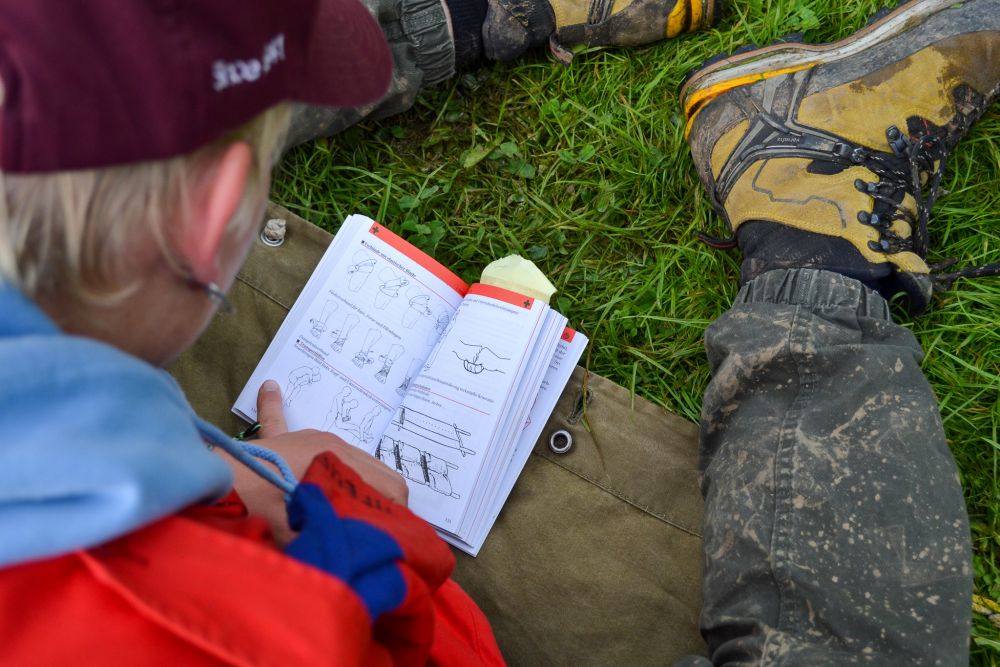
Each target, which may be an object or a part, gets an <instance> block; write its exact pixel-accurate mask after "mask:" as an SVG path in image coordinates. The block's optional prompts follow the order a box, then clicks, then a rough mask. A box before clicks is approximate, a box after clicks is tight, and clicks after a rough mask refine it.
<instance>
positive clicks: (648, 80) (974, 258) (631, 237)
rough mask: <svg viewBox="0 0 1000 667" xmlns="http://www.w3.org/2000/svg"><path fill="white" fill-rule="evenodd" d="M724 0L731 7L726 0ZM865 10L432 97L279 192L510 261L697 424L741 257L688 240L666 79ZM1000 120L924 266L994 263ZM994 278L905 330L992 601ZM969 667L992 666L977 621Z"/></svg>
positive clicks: (752, 8)
mask: <svg viewBox="0 0 1000 667" xmlns="http://www.w3.org/2000/svg"><path fill="white" fill-rule="evenodd" d="M730 4H732V3H730ZM878 7H879V4H878V3H876V2H872V1H869V0H864V1H857V0H855V1H850V2H842V3H835V2H829V1H828V0H820V1H813V2H794V1H791V0H785V1H773V2H767V1H764V0H750V2H741V3H739V5H738V6H735V7H733V8H732V9H731V10H730V14H729V15H728V16H727V17H726V19H725V20H724V21H723V23H722V25H721V27H720V28H719V29H718V30H715V31H710V32H705V33H702V34H698V35H692V36H688V37H685V38H683V39H680V40H675V41H673V42H665V43H661V44H658V45H655V46H652V47H647V48H641V49H629V50H599V49H594V50H590V51H584V52H581V53H579V54H578V55H577V58H576V60H575V62H574V63H573V65H572V66H571V67H569V68H564V67H562V66H560V65H558V64H556V63H555V62H554V61H553V60H552V59H551V58H549V57H548V56H547V54H544V53H540V54H533V55H531V56H529V57H526V58H523V59H521V60H520V61H519V62H518V63H517V64H515V65H509V66H507V65H490V66H487V67H485V68H483V69H480V70H478V71H476V72H474V73H471V74H467V75H465V76H464V77H460V78H458V79H456V80H454V81H452V82H449V83H445V84H442V85H439V86H437V87H435V88H433V89H431V90H428V91H425V93H424V94H423V95H422V96H421V97H420V98H419V100H418V102H417V104H416V106H415V108H414V109H413V110H411V111H410V112H408V113H406V114H404V115H401V116H397V117H394V118H391V119H388V120H385V121H382V122H378V123H366V124H364V125H362V126H360V127H356V128H353V129H351V130H348V131H347V132H346V133H344V134H342V135H340V136H338V137H336V138H334V139H331V140H321V141H318V142H315V143H313V144H310V145H308V146H305V147H301V148H299V149H296V150H295V151H293V152H292V153H290V154H289V156H288V157H287V158H286V160H285V161H284V162H283V164H282V165H281V167H280V168H279V170H278V172H277V174H276V183H275V198H276V199H277V200H278V201H279V202H281V203H283V204H284V205H285V206H287V207H288V208H290V209H292V210H293V211H295V212H297V213H299V214H300V215H302V216H303V217H305V218H307V219H309V220H311V221H313V222H315V223H317V224H320V225H323V226H325V227H327V228H328V229H331V230H335V229H336V227H337V224H338V223H339V221H340V220H341V219H343V218H344V217H345V216H346V215H347V214H350V213H352V212H362V213H366V214H368V215H371V216H373V217H376V218H378V219H380V220H382V221H384V222H385V223H387V224H389V225H391V226H392V227H393V228H395V229H397V230H400V231H401V233H402V234H403V235H404V236H406V237H407V238H408V239H409V240H411V241H412V242H414V243H416V244H417V245H419V246H420V247H422V248H424V249H425V250H427V251H429V252H431V253H432V254H433V255H434V256H435V257H437V258H438V259H439V260H441V261H442V262H443V263H444V264H446V265H448V266H450V267H452V268H453V269H455V270H456V271H457V272H458V273H459V274H460V275H462V276H463V277H464V278H465V279H467V280H472V279H474V278H475V277H476V276H477V274H478V272H479V271H480V270H481V269H482V267H483V266H485V265H486V264H487V263H488V262H490V261H491V260H493V259H495V258H497V257H500V256H502V255H505V254H507V253H511V252H517V253H520V254H522V255H524V256H526V257H529V258H531V259H533V260H534V261H535V262H536V263H537V264H538V265H539V266H540V267H541V268H542V270H544V271H545V272H546V273H547V274H548V275H549V276H550V277H551V278H552V279H553V281H554V282H555V284H556V286H557V287H558V288H559V296H558V297H557V303H556V305H557V306H558V308H559V309H560V310H561V311H562V312H564V313H565V314H566V315H567V316H568V317H569V318H570V320H571V322H572V323H573V324H575V325H576V326H577V327H579V328H580V329H582V330H583V331H585V332H586V334H587V335H588V336H589V337H590V339H591V341H592V344H591V346H590V349H589V351H588V353H587V358H586V359H585V363H586V365H587V366H589V368H590V369H591V370H592V371H595V372H597V373H600V374H601V375H604V376H607V377H609V378H612V379H613V380H615V381H616V382H618V383H620V384H622V385H624V386H626V387H629V388H631V389H632V390H634V392H635V393H636V394H638V395H640V396H643V397H645V398H647V399H649V400H651V401H653V402H655V403H658V404H660V405H662V406H664V407H665V408H667V409H668V410H671V411H673V412H676V413H679V414H682V415H684V416H685V417H687V418H689V419H691V420H697V418H698V414H699V410H700V404H701V394H702V391H703V390H704V387H705V385H706V384H707V382H708V370H707V366H706V363H705V360H704V353H703V345H702V338H701V337H702V332H703V330H704V328H705V326H706V325H707V324H708V323H709V322H711V321H712V320H713V319H714V318H715V317H717V316H718V315H719V314H720V313H722V312H723V311H724V310H725V308H726V307H727V306H728V304H729V303H730V301H731V299H732V297H733V296H734V295H735V293H736V288H737V275H738V258H737V256H736V255H735V254H726V253H722V252H717V251H713V250H711V249H709V248H708V247H707V246H704V245H702V244H701V243H700V242H699V241H698V240H697V239H696V237H695V233H696V231H698V230H700V229H708V230H711V231H715V232H716V233H719V234H721V233H723V232H724V230H723V229H722V227H721V222H720V221H719V220H718V219H717V218H716V217H715V216H714V214H713V212H712V210H711V208H710V206H709V205H708V203H707V200H706V199H705V197H704V194H703V191H702V188H701V186H700V184H699V182H698V178H697V176H696V174H695V170H694V168H693V165H692V162H691V157H690V153H689V152H688V149H687V146H686V144H685V142H684V137H683V120H682V114H681V112H680V110H679V108H678V99H677V96H676V90H677V85H678V83H679V82H680V81H681V79H682V77H683V76H684V74H685V73H686V72H687V71H688V69H689V68H691V67H692V66H695V65H697V64H698V63H700V62H701V61H702V60H703V59H705V58H707V57H709V56H712V55H714V54H716V53H718V52H721V51H729V50H732V49H733V48H735V47H737V46H739V45H741V44H744V43H748V42H755V43H758V44H762V43H765V42H767V41H769V40H771V39H773V38H775V37H778V36H779V35H782V34H785V33H789V32H795V31H802V30H805V31H806V38H807V39H808V40H809V41H826V40H831V39H835V38H838V37H841V36H844V35H846V34H847V33H849V32H851V31H852V30H854V29H857V28H859V27H860V26H862V25H863V24H864V22H865V20H866V18H867V17H868V16H869V15H870V14H871V13H873V12H874V11H875V10H876V9H877V8H878ZM997 137H1000V114H998V109H997V108H996V107H994V108H993V109H991V110H990V112H989V113H988V114H987V116H986V117H985V118H984V119H983V120H982V121H980V123H979V124H978V125H977V126H976V127H975V128H974V130H973V132H972V133H971V135H970V136H969V137H968V138H967V139H966V140H965V142H964V143H963V144H962V145H961V146H960V148H959V150H958V151H957V153H956V155H955V156H954V158H953V160H952V163H951V169H950V171H949V176H948V178H947V179H946V183H945V187H946V188H947V189H948V190H950V191H951V193H950V194H948V195H947V196H944V197H942V199H941V200H940V201H939V203H938V205H937V207H936V209H935V216H934V218H933V219H932V221H931V233H932V246H933V251H932V255H931V257H930V260H931V261H940V260H941V259H944V258H947V257H958V258H959V262H960V265H961V266H967V265H973V264H981V263H985V262H991V261H992V262H995V261H1000V139H998V138H997ZM998 312H1000V278H992V279H990V278H985V279H980V280H976V281H962V282H959V283H958V284H957V285H956V288H955V289H954V290H953V291H951V292H947V293H945V294H943V295H942V296H940V297H938V298H937V300H936V301H935V304H934V307H933V310H932V312H931V313H930V314H929V315H927V316H925V317H923V318H922V319H920V320H917V321H909V320H906V319H904V323H905V324H906V326H908V327H911V328H912V330H913V331H914V333H915V334H916V335H917V337H918V338H919V340H920V342H921V343H922V344H923V346H924V349H925V351H926V358H925V361H924V369H925V371H926V372H927V375H928V377H929V379H930V382H931V384H932V385H933V387H934V390H935V392H936V393H937V395H938V397H939V398H940V401H941V411H942V415H943V418H944V424H945V428H946V431H947V436H948V441H949V444H950V445H951V447H952V451H953V452H954V454H955V458H956V460H957V461H958V465H959V467H960V469H961V474H962V483H963V486H964V489H965V496H966V500H967V503H968V508H969V513H970V516H971V519H972V526H973V543H974V548H975V572H976V590H977V592H978V593H980V594H982V595H986V596H988V597H990V598H992V599H998V598H1000V565H998V555H1000V509H998V506H1000V493H998V491H1000V489H998V476H997V472H998V461H1000V435H998V432H1000V328H998V327H997V325H996V319H997V313H998ZM972 642H973V643H972V652H973V664H976V665H996V664H998V663H1000V631H998V630H997V629H996V628H994V627H992V626H991V625H990V624H989V623H988V622H986V621H985V620H983V619H981V618H977V619H976V621H975V627H974V629H973V635H972Z"/></svg>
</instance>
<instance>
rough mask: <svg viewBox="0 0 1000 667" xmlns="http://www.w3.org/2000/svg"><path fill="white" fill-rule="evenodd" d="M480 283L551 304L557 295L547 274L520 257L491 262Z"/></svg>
mask: <svg viewBox="0 0 1000 667" xmlns="http://www.w3.org/2000/svg"><path fill="white" fill-rule="evenodd" d="M479 282H481V283H483V284H484V285H493V286H494V287H502V288H504V289H509V290H511V291H512V292H517V293H518V294H523V295H525V296H530V297H534V298H536V299H540V300H542V301H544V302H545V303H548V302H549V299H551V298H552V295H553V294H555V293H556V288H555V286H554V285H553V284H552V283H550V282H549V279H548V278H546V277H545V274H544V273H542V272H541V271H539V270H538V267H537V266H535V265H534V263H533V262H531V261H530V260H527V259H525V258H524V257H521V256H520V255H507V256H506V257H504V258H502V259H498V260H496V261H495V262H491V263H490V264H489V266H487V267H486V268H485V269H483V275H482V277H481V278H480V279H479Z"/></svg>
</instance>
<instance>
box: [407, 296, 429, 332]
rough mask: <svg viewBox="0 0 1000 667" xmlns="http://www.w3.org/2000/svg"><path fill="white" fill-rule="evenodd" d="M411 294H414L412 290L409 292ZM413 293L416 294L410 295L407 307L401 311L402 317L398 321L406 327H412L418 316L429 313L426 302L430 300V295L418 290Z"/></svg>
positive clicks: (417, 320) (425, 315)
mask: <svg viewBox="0 0 1000 667" xmlns="http://www.w3.org/2000/svg"><path fill="white" fill-rule="evenodd" d="M411 294H414V292H411ZM415 294H416V296H412V297H410V304H409V307H408V308H407V309H406V310H404V311H403V318H402V320H401V321H400V324H402V325H403V327H404V328H406V329H412V328H413V326H414V325H415V324H416V323H417V322H419V321H420V318H422V317H427V316H429V315H431V309H430V308H428V307H427V304H429V303H430V301H431V297H430V296H429V295H427V294H422V293H420V292H416V293H415Z"/></svg>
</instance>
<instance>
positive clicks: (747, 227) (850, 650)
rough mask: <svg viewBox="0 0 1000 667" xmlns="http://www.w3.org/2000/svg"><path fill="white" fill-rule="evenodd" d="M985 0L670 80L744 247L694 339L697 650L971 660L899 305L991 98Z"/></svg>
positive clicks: (960, 526) (698, 159) (937, 467)
mask: <svg viewBox="0 0 1000 667" xmlns="http://www.w3.org/2000/svg"><path fill="white" fill-rule="evenodd" d="M998 10H1000V6H998V3H997V2H996V1H995V0H971V1H970V2H963V3H961V4H953V3H949V2H943V1H938V0H917V1H915V2H909V3H904V4H902V5H900V6H899V7H897V8H895V9H893V10H891V11H887V12H883V14H884V15H883V16H881V17H878V18H877V19H876V20H874V21H872V22H871V23H870V24H869V25H868V26H866V27H864V28H863V29H861V30H860V31H858V32H856V33H855V34H853V35H851V36H850V37H848V38H846V39H843V40H841V41H839V42H834V43H831V44H825V45H821V46H810V45H804V44H775V45H771V46H767V47H764V48H760V49H754V50H750V51H748V52H746V53H743V54H740V55H736V56H733V57H729V58H722V59H720V60H718V61H717V62H714V63H711V64H709V65H707V66H706V67H704V68H702V69H701V70H699V71H698V72H697V73H695V74H694V75H693V76H692V77H691V78H690V79H688V81H687V82H686V83H685V84H684V87H683V89H682V92H681V94H682V102H683V104H684V107H685V110H686V113H687V117H688V127H687V129H688V132H689V134H688V139H689V143H690V145H691V153H692V156H693V158H694V163H695V166H696V168H697V170H698V173H699V175H700V177H701V180H702V183H703V184H704V186H705V188H706V190H707V191H708V195H709V199H710V200H711V201H712V203H713V204H714V206H715V208H716V209H717V210H718V212H719V214H720V215H721V216H722V217H723V218H724V219H725V220H726V222H727V223H728V225H729V228H730V229H731V230H732V232H733V233H734V237H735V238H734V239H733V240H732V241H731V242H730V243H725V242H722V241H720V242H719V243H717V245H723V246H725V245H731V244H735V245H737V246H738V247H739V249H740V250H741V251H742V253H743V262H742V267H741V282H742V288H741V289H740V292H739V294H738V295H737V297H736V299H735V302H734V303H733V305H732V307H731V308H730V310H729V311H727V312H726V313H725V314H723V315H722V316H721V317H720V318H719V319H718V320H716V321H715V322H714V323H713V324H712V325H711V326H710V327H709V328H708V330H707V331H706V334H705V342H706V348H707V352H708V360H709V364H710V365H711V368H712V380H711V383H710V384H709V386H708V389H707V390H706V392H705V398H704V403H703V408H702V419H701V427H700V437H701V470H702V490H703V492H704V494H705V531H704V552H705V576H704V596H705V604H704V609H703V611H702V616H701V625H702V633H703V635H704V636H705V639H706V641H707V644H708V649H709V656H710V659H705V658H701V659H696V660H691V661H689V662H687V663H686V664H689V665H702V664H706V665H707V664H715V665H723V664H727V665H728V664H766V665H771V664H774V665H777V664H781V665H846V664H859V663H871V664H880V665H966V664H968V638H969V626H970V616H971V611H970V605H969V600H970V598H971V594H972V565H971V544H970V535H969V523H968V518H967V516H966V510H965V504H964V502H963V498H962V491H961V487H960V485H959V479H958V473H957V469H956V466H955V463H954V460H953V459H952V456H951V452H950V451H949V449H948V445H947V443H946V441H945V437H944V431H943V428H942V423H941V418H940V415H939V411H938V406H937V403H936V401H935V398H934V394H933V392H932V391H931V388H930V386H929V385H928V383H927V381H926V379H925V378H924V376H923V374H922V372H921V368H920V361H921V357H922V354H921V350H920V346H919V345H918V343H917V341H916V339H915V338H914V336H913V334H912V333H910V331H908V330H907V329H906V328H904V327H903V326H900V325H899V324H897V323H895V322H894V321H893V318H892V316H891V314H890V307H889V301H890V300H892V299H894V298H897V297H898V298H899V299H900V303H901V304H903V305H905V307H906V308H907V309H908V310H909V312H910V313H911V314H913V315H917V314H920V313H921V312H923V311H924V310H926V309H927V308H929V307H931V306H932V299H931V297H932V295H933V293H934V292H935V291H938V290H940V289H945V288H947V287H948V286H949V285H950V284H951V283H952V282H953V281H954V280H956V279H958V278H964V277H969V276H982V275H990V274H997V273H1000V264H993V265H988V266H985V267H976V268H969V269H962V270H958V271H953V272H950V273H944V272H942V271H941V270H940V269H937V270H932V268H931V267H929V266H928V264H927V262H926V256H927V252H928V246H929V233H930V230H929V224H928V222H929V216H930V209H931V207H932V206H933V204H934V201H935V199H936V198H937V196H938V194H939V193H940V183H941V178H942V175H943V172H944V169H945V165H946V164H947V161H948V158H949V156H950V154H951V153H952V152H953V150H954V149H955V147H956V144H957V143H958V142H959V140H960V139H961V138H962V137H963V136H964V135H965V134H966V133H967V132H968V130H969V127H970V126H971V125H972V124H973V123H974V122H975V121H976V119H978V118H979V117H980V116H981V115H982V114H983V113H984V112H985V111H986V110H987V109H988V108H989V105H990V104H991V103H992V102H993V101H994V100H995V99H996V97H997V93H998V90H1000V58H998V54H1000V12H998Z"/></svg>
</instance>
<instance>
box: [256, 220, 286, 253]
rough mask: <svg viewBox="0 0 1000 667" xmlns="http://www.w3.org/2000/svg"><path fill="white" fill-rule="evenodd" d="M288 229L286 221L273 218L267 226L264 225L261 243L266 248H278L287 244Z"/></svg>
mask: <svg viewBox="0 0 1000 667" xmlns="http://www.w3.org/2000/svg"><path fill="white" fill-rule="evenodd" d="M286 229H287V227H286V224H285V221H284V220H282V219H281V218H272V219H271V220H268V221H267V224H266V225H264V229H263V230H261V232H260V242H261V243H263V244H264V245H266V246H271V247H272V248H277V247H278V246H279V245H281V244H282V243H284V242H285V231H286Z"/></svg>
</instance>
